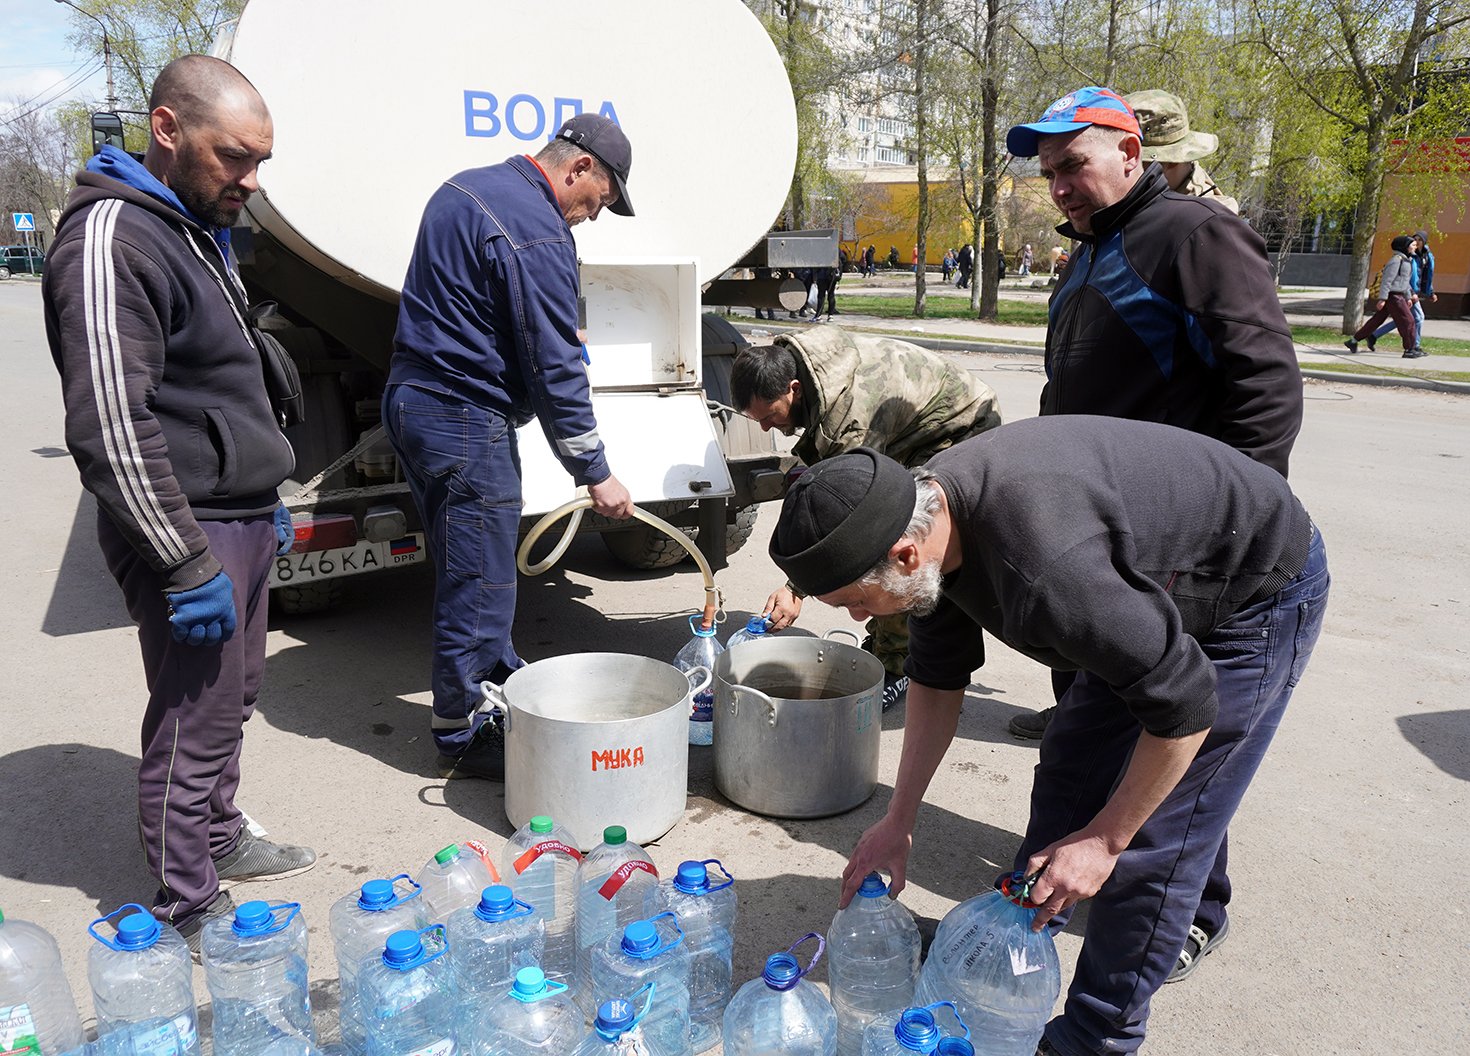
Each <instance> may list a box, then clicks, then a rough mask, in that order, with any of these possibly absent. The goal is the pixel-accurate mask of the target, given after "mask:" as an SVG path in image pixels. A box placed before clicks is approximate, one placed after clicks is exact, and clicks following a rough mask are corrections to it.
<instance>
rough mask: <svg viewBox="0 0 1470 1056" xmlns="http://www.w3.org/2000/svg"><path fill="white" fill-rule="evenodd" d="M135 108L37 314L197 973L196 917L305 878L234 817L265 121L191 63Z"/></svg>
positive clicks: (271, 522)
mask: <svg viewBox="0 0 1470 1056" xmlns="http://www.w3.org/2000/svg"><path fill="white" fill-rule="evenodd" d="M149 110H150V111H151V113H150V118H149V119H150V137H149V144H148V150H147V153H146V154H145V155H144V156H143V159H142V161H141V162H139V161H138V160H137V159H136V158H134V157H133V156H132V155H129V154H126V153H124V152H123V151H121V150H118V149H116V148H113V147H107V148H104V149H103V151H102V152H101V153H100V154H98V156H97V157H94V158H93V159H92V160H91V161H90V162H89V163H88V165H87V167H86V169H85V170H84V171H83V172H81V173H79V174H78V176H77V187H76V189H75V190H74V191H73V192H72V194H71V197H70V199H69V201H68V202H67V208H66V211H65V212H64V213H63V215H62V218H61V223H60V225H59V227H58V229H57V235H56V240H55V243H54V244H53V246H52V251H51V254H50V256H49V257H48V259H47V269H46V277H45V282H44V285H43V297H44V301H45V310H46V336H47V340H48V341H49V342H50V345H51V354H52V357H53V358H54V359H55V361H56V366H57V369H58V370H59V371H60V372H61V379H62V394H63V400H64V403H65V408H66V442H67V447H68V448H69V449H70V450H71V453H72V456H73V458H75V459H76V462H77V466H78V468H79V469H80V470H81V476H82V484H83V486H84V487H85V488H86V489H87V490H88V491H89V492H91V493H92V495H93V496H94V497H95V498H96V500H97V506H98V518H97V536H98V541H99V543H100V545H101V547H102V552H103V556H104V557H105V559H106V561H107V565H108V568H109V569H110V570H111V571H112V574H113V576H114V577H115V578H116V579H117V582H118V585H119V586H120V587H121V588H122V591H123V596H124V600H125V601H126V604H127V607H128V612H129V614H130V615H131V616H132V618H133V620H134V621H135V622H136V623H137V624H138V641H139V644H140V646H141V647H142V651H143V668H144V672H145V675H146V678H147V683H148V692H149V699H148V707H147V710H146V712H145V715H144V719H143V731H142V758H141V761H140V765H139V768H138V821H139V830H140V835H141V837H142V841H143V846H144V853H145V855H146V858H147V861H148V866H149V869H150V871H151V872H152V874H153V875H154V876H155V877H156V878H157V880H158V885H159V889H158V892H157V894H156V896H155V897H154V903H153V906H154V913H155V915H157V916H158V918H159V919H160V920H163V921H166V922H168V923H170V924H173V925H174V926H175V927H177V928H179V930H180V931H182V932H183V933H184V935H185V937H186V938H187V939H188V940H189V944H190V946H191V947H192V948H193V949H194V950H195V953H196V956H197V951H198V943H199V930H200V928H201V927H202V925H203V923H204V921H205V920H206V919H209V918H213V917H216V916H221V915H224V914H226V913H228V912H230V911H231V910H232V902H231V899H230V896H229V895H228V894H226V893H222V891H221V885H222V884H223V885H225V886H228V885H229V884H230V883H233V882H238V881H241V880H248V879H264V878H272V879H274V878H276V877H279V876H286V875H292V874H295V873H298V872H301V871H303V870H304V869H307V868H309V867H310V866H311V865H312V863H313V862H314V861H315V860H316V855H315V854H314V853H313V852H312V851H310V850H307V849H306V848H303V847H286V846H278V845H276V844H273V843H269V842H267V841H265V840H263V839H260V838H258V837H256V836H253V835H252V834H251V833H250V831H249V829H248V828H247V827H246V825H245V817H244V815H243V814H242V813H241V812H240V810H239V809H238V808H236V806H235V802H234V799H235V791H236V789H237V787H238V786H239V782H240V747H241V740H242V735H243V724H244V722H245V720H247V719H248V718H250V715H251V713H252V712H253V710H254V706H255V698H256V694H257V692H258V691H259V688H260V682H261V674H262V671H263V668H264V666H265V633H266V590H267V576H268V574H269V570H270V563H271V561H272V560H273V559H274V557H275V555H276V553H277V552H278V550H284V549H287V548H289V546H290V543H291V538H290V536H291V532H290V517H289V515H288V514H286V513H285V510H284V508H283V507H281V505H280V501H279V499H278V498H277V494H276V489H277V487H279V485H280V484H281V482H282V481H283V480H284V479H285V478H286V476H287V474H289V473H290V472H291V470H292V468H293V467H294V464H295V458H294V456H293V454H292V451H291V445H290V444H289V443H288V442H287V441H286V438H285V436H284V435H282V433H281V429H280V427H279V425H278V424H277V421H276V417H275V413H274V411H273V409H272V406H271V402H270V398H269V396H268V395H267V392H266V388H265V381H264V376H263V373H262V368H261V353H260V350H259V349H258V348H257V347H256V345H255V341H254V338H253V337H252V334H251V331H250V328H249V326H248V325H247V322H246V312H247V310H248V306H247V303H246V300H245V296H244V291H243V289H242V288H241V286H240V283H239V278H238V277H237V275H236V273H235V269H234V261H233V258H232V256H231V254H230V251H229V227H230V225H231V224H232V223H233V222H234V221H235V218H236V217H237V216H238V215H239V213H240V209H241V207H242V206H243V205H244V204H245V200H246V199H247V198H248V197H249V196H250V195H251V193H253V192H254V191H255V190H256V187H257V183H256V169H257V167H258V166H259V164H260V163H261V162H262V161H264V160H265V159H266V158H268V157H270V152H271V143H272V138H273V129H272V125H271V118H270V113H269V111H267V109H266V106H265V103H264V101H263V100H262V99H261V98H260V95H259V94H258V93H257V92H256V90H255V89H254V87H252V86H251V85H250V83H249V82H248V81H246V80H245V78H244V77H243V76H241V75H240V74H239V73H238V72H237V71H236V70H234V69H233V68H232V67H231V66H229V65H228V64H227V63H224V62H221V61H220V60H218V59H213V58H209V57H206V56H203V55H191V56H185V57H184V58H182V59H179V60H176V61H175V62H173V63H170V64H169V65H168V66H167V67H165V68H164V70H163V71H162V72H161V73H160V74H159V77H158V81H157V83H156V84H155V85H154V89H153V93H152V96H151V97H150V99H149Z"/></svg>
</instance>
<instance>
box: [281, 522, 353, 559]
mask: <svg viewBox="0 0 1470 1056" xmlns="http://www.w3.org/2000/svg"><path fill="white" fill-rule="evenodd" d="M291 526H292V527H293V528H294V529H295V530H296V542H295V543H293V544H292V545H291V552H292V553H293V554H306V553H311V552H312V551H314V550H335V549H338V548H340V547H344V546H354V545H355V544H356V543H357V522H356V521H355V520H353V519H352V514H350V513H325V514H321V515H320V516H316V517H298V518H293V519H292V521H291Z"/></svg>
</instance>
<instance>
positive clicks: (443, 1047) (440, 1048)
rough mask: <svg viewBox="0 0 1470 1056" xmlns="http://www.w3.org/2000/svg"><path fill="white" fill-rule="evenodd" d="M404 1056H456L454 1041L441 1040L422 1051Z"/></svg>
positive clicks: (417, 1050) (426, 1046)
mask: <svg viewBox="0 0 1470 1056" xmlns="http://www.w3.org/2000/svg"><path fill="white" fill-rule="evenodd" d="M403 1056H454V1039H453V1038H440V1039H439V1040H438V1041H436V1042H434V1043H433V1044H431V1045H425V1046H424V1047H423V1048H422V1049H414V1050H413V1051H412V1052H406V1053H404V1054H403Z"/></svg>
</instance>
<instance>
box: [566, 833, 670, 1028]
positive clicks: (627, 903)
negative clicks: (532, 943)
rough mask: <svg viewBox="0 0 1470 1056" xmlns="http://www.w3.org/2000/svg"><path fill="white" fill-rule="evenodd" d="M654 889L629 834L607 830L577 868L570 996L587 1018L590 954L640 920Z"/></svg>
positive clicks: (592, 1006)
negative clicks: (574, 955) (574, 965)
mask: <svg viewBox="0 0 1470 1056" xmlns="http://www.w3.org/2000/svg"><path fill="white" fill-rule="evenodd" d="M657 887H658V870H657V869H656V868H654V865H653V862H652V861H650V860H649V858H648V854H647V852H645V851H644V850H643V848H642V847H639V846H638V845H637V844H636V843H631V842H629V840H628V830H626V829H624V828H623V827H622V826H621V825H609V826H608V827H607V828H606V829H604V830H603V833H602V842H601V843H599V844H598V845H597V846H596V847H594V848H592V850H591V851H589V852H588V853H587V856H586V857H585V858H583V859H582V864H581V865H579V866H578V867H577V978H576V985H575V986H574V987H573V993H574V994H575V996H576V1000H577V1004H578V1006H579V1007H580V1008H581V1009H582V1014H583V1015H584V1016H585V1017H587V1018H588V1019H590V1018H592V1015H593V1014H594V1013H595V1012H596V1010H597V1005H596V1003H595V1002H594V1001H593V1000H592V993H591V991H592V949H593V947H595V946H597V945H599V944H600V943H602V942H603V941H604V940H605V939H606V938H607V937H608V936H609V935H611V934H613V933H614V932H617V933H618V934H621V933H622V929H623V928H625V927H627V926H628V925H629V924H631V923H633V921H635V920H638V919H640V918H642V917H643V916H644V911H645V908H646V901H647V898H648V894H649V892H650V891H652V890H655V889H656V888H657Z"/></svg>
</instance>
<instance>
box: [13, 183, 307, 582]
mask: <svg viewBox="0 0 1470 1056" xmlns="http://www.w3.org/2000/svg"><path fill="white" fill-rule="evenodd" d="M234 281H235V279H234V278H233V276H231V274H230V272H229V270H228V268H227V267H226V264H225V260H224V257H223V256H222V254H221V252H220V249H219V247H218V246H217V245H216V244H215V241H214V239H212V238H211V237H210V236H209V234H208V233H207V232H206V231H205V230H204V229H203V228H201V227H199V226H198V225H197V224H195V223H194V222H193V221H192V220H190V219H189V218H187V217H185V216H184V215H183V214H182V213H180V212H179V211H178V210H176V209H173V208H170V207H169V206H168V205H166V204H164V203H163V202H161V201H158V200H156V199H154V198H152V197H150V196H149V195H147V194H144V193H143V192H141V191H138V190H134V189H133V188H131V187H129V186H127V185H126V184H124V183H121V182H119V181H117V180H114V179H111V178H110V177H107V176H104V175H101V174H99V173H94V172H82V173H80V174H79V175H78V176H77V187H76V189H75V190H74V191H72V194H71V197H70V199H69V200H68V202H67V208H66V211H65V212H64V213H63V214H62V217H61V223H60V224H59V225H58V228H57V233H56V239H55V241H54V242H53V244H52V248H51V252H50V253H49V254H48V256H47V258H46V275H45V279H44V282H43V286H42V293H43V297H44V301H45V309H46V337H47V340H48V341H49V342H50V344H51V355H52V357H53V358H54V359H55V361H56V366H57V369H58V370H59V371H60V372H61V381H62V398H63V401H64V404H65V408H66V444H67V447H68V448H69V449H70V451H71V453H72V457H73V458H75V459H76V462H77V466H78V468H79V469H80V470H81V475H82V484H83V486H84V487H86V489H87V490H88V491H90V492H91V493H92V494H93V495H94V496H95V497H96V499H97V503H98V505H99V506H100V507H101V508H102V510H103V511H104V512H105V513H106V514H107V515H108V516H109V517H110V518H112V520H113V521H114V522H115V523H116V525H117V527H118V528H119V530H121V532H122V533H123V535H124V536H126V537H127V539H128V540H129V542H131V543H132V545H133V546H134V547H135V548H136V549H137V551H138V552H139V554H140V555H142V556H143V557H144V558H145V559H146V560H147V561H148V563H149V565H150V566H152V567H153V568H154V569H155V570H157V571H158V572H160V573H161V574H163V575H164V576H165V578H166V579H167V581H168V584H169V585H168V589H169V590H170V591H178V590H188V589H189V588H191V587H196V586H199V585H200V584H202V583H205V582H207V581H208V580H209V579H211V578H213V577H214V575H215V573H217V572H218V571H220V565H219V563H218V562H217V561H216V560H215V559H214V557H213V556H212V555H211V554H210V553H209V544H208V541H207V539H206V537H205V534H204V532H203V531H202V530H201V529H200V527H199V524H198V522H199V521H200V520H231V519H234V518H239V517H247V516H253V515H256V514H262V513H270V512H271V511H273V510H274V509H275V508H276V506H277V504H278V502H279V500H278V498H277V496H276V488H277V487H278V486H279V485H280V483H281V481H283V480H284V479H285V478H286V476H287V475H288V474H289V473H290V472H291V470H292V469H293V468H294V465H295V458H294V456H293V454H292V452H291V445H290V444H289V443H287V441H286V438H285V437H284V436H283V435H282V434H281V430H280V427H279V426H278V425H277V423H276V419H275V416H274V414H273V412H272V409H271V405H270V400H269V398H268V396H267V394H266V388H265V381H264V376H263V374H262V370H261V360H260V353H259V352H258V351H257V349H256V348H255V345H254V344H253V343H252V341H251V339H250V336H249V333H248V331H247V329H246V324H245V321H244V320H243V319H242V318H241V317H240V312H239V310H238V306H237V304H236V303H235V302H234V301H233V300H232V299H231V296H230V294H229V293H228V292H227V289H226V286H225V284H226V283H231V282H234Z"/></svg>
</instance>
